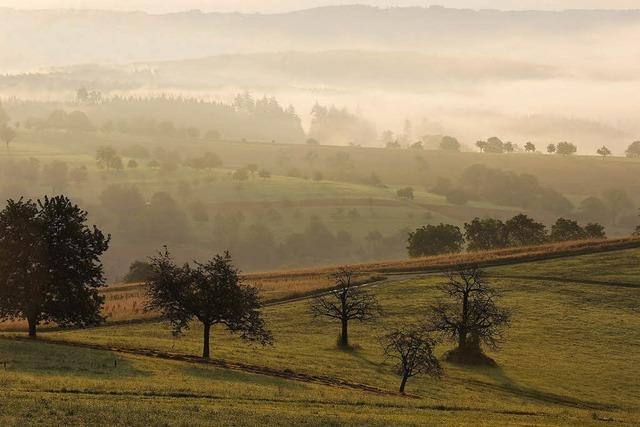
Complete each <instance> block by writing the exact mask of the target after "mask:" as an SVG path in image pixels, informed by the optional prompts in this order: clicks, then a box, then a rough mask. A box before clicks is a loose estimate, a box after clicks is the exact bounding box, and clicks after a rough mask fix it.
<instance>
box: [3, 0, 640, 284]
mask: <svg viewBox="0 0 640 427" xmlns="http://www.w3.org/2000/svg"><path fill="white" fill-rule="evenodd" d="M333 3H335V2H331V4H333ZM439 3H441V4H443V5H444V6H447V7H448V8H445V7H423V6H427V5H428V2H422V3H421V2H383V1H380V2H369V3H368V5H359V6H352V5H348V4H347V5H343V6H331V7H324V8H318V9H312V8H313V7H316V6H326V5H327V4H329V3H328V2H322V1H317V2H316V1H307V2H300V1H296V2H288V1H273V2H250V1H249V2H235V1H234V2H224V1H216V2H204V1H201V2H198V1H191V2H186V1H185V2H177V1H164V2H157V1H154V2H143V1H138V2H135V1H134V2H130V1H129V2H116V1H113V2H103V1H100V2H93V3H92V2H90V1H86V2H71V1H69V2H62V1H58V2H55V1H44V0H43V1H33V2H29V4H28V8H27V7H26V6H25V5H23V4H22V2H20V3H18V2H10V1H0V6H7V7H14V8H16V9H0V24H1V25H0V71H1V72H2V75H0V101H1V103H2V104H1V105H2V109H1V110H0V112H2V114H0V124H1V125H2V129H1V130H2V134H1V135H0V136H1V137H2V139H3V142H5V144H6V150H4V151H2V152H0V168H2V170H1V172H2V174H3V182H2V185H0V196H1V197H2V198H3V199H6V198H19V197H41V196H43V195H45V194H50V193H52V192H53V193H59V192H64V193H65V194H69V195H71V196H72V197H73V198H74V200H78V201H79V202H81V203H82V205H83V207H86V208H87V209H88V210H89V212H90V218H91V219H92V220H94V221H96V223H97V224H98V225H99V226H101V227H104V228H105V229H107V230H108V231H109V232H111V233H112V234H113V236H114V239H113V247H114V249H113V250H112V251H110V252H109V254H108V255H107V258H106V259H107V261H106V262H107V268H108V272H109V275H110V277H111V278H113V279H117V278H121V277H122V276H123V275H124V274H125V273H126V271H127V267H128V265H129V264H130V263H131V262H132V261H133V260H135V259H138V260H140V259H145V257H147V256H149V255H151V254H153V251H155V250H157V249H158V248H161V247H162V246H163V245H164V244H170V245H172V246H173V247H175V250H176V253H177V254H178V255H179V256H180V257H183V258H185V259H186V258H191V257H200V256H206V254H208V253H210V252H211V251H212V250H216V251H222V250H225V249H232V250H233V251H234V253H236V254H237V256H238V259H239V260H240V262H241V263H242V265H243V266H244V267H245V268H246V269H249V270H256V269H274V268H284V267H291V268H296V267H300V266H307V265H320V264H331V263H337V262H345V261H354V262H356V261H371V260H377V259H382V258H393V257H403V256H405V255H406V253H405V252H406V251H405V245H406V235H407V232H408V230H411V229H414V228H415V227H417V226H420V225H423V224H424V223H425V222H426V223H439V222H446V223H453V224H456V225H458V226H462V225H463V224H464V223H466V221H469V220H471V219H472V217H473V216H481V217H487V216H490V217H498V218H509V217H511V216H513V215H514V214H516V213H518V212H521V211H522V212H526V213H527V214H530V215H532V216H534V217H535V218H537V219H539V220H540V221H542V222H544V223H545V224H547V225H549V224H551V223H553V221H554V220H555V219H557V217H558V216H561V215H562V216H567V217H571V218H575V219H576V220H580V221H597V222H599V223H603V225H604V226H606V227H608V230H609V232H610V234H612V235H626V234H628V233H629V232H630V230H632V229H633V228H634V227H635V225H636V224H635V222H636V218H635V214H634V208H635V206H636V205H637V203H638V202H639V201H640V193H639V191H640V190H639V189H638V186H637V176H638V165H639V164H638V163H637V160H636V159H635V158H634V156H635V154H634V153H635V152H634V151H633V150H632V149H631V147H632V143H633V142H634V141H637V140H638V139H640V122H639V121H638V112H637V98H638V95H639V94H640V45H639V44H638V43H637V40H639V39H640V11H634V10H623V9H625V8H631V7H633V4H631V3H630V2H624V1H620V2H606V4H604V6H606V8H607V9H612V8H619V10H604V9H602V10H601V9H598V8H599V7H601V6H602V7H604V6H603V3H602V2H589V1H584V2H579V1H564V2H546V3H545V2H537V1H536V2H524V1H523V2H507V1H503V2H493V1H492V2H480V1H478V2H472V1H466V2H465V1H462V0H461V1H449V2H445V1H441V2H439ZM371 6H377V7H371ZM391 6H393V7H392V8H386V7H391ZM404 6H407V7H404ZM409 6H412V7H409ZM416 6H419V7H416ZM488 6H491V7H493V8H494V9H503V10H469V9H456V8H475V9H481V8H485V7H488ZM65 8H66V9H65ZM89 8H95V9H100V10H86V9H89ZM564 8H567V9H575V8H595V10H589V11H587V10H571V11H564V12H558V11H555V10H556V9H564ZM38 9H48V10H38ZM70 9H77V10H70ZM187 9H189V10H187ZM192 9H200V10H201V11H196V10H192ZM533 9H535V10H533ZM129 10H139V11H138V12H127V11H129ZM507 10H508V11H507ZM231 11H239V12H241V13H228V12H231ZM169 12H171V13H169ZM252 12H261V14H254V13H252ZM274 13H275V14H274ZM492 137H494V138H492ZM478 141H480V144H478ZM488 141H492V142H491V144H493V145H492V147H493V148H491V149H490V150H489V151H485V147H486V143H487V142H488ZM527 143H530V144H528V145H527ZM559 143H564V145H559ZM483 144H485V145H483ZM495 144H498V147H497V148H496V145H495ZM549 145H551V146H552V147H551V148H549ZM603 146H604V147H603ZM525 147H528V148H525ZM531 147H533V148H531ZM558 147H564V148H566V147H569V151H566V152H564V153H562V154H564V155H555V154H550V153H555V152H556V151H553V150H558ZM571 147H573V151H571ZM603 148H606V150H603ZM596 150H599V151H596ZM0 151H1V150H0ZM450 151H451V152H450ZM480 151H482V152H480ZM105 153H106V154H105ZM599 153H605V154H599ZM107 154H108V155H109V156H110V157H109V159H108V160H105V159H104V158H102V157H101V156H103V157H104V156H105V155H107ZM611 155H613V156H615V158H610V156H611ZM478 165H481V166H482V167H484V168H486V169H478V167H477V166H478ZM476 172H477V173H481V174H482V175H483V176H484V177H485V178H484V179H485V181H483V182H484V184H483V186H481V187H478V186H477V185H476V183H475V182H474V180H473V179H470V178H469V174H471V173H476ZM585 177H588V178H585ZM585 179H587V180H588V182H586V181H585ZM409 189H410V191H409ZM613 190H616V191H617V190H619V191H620V192H621V193H616V192H613V193H612V191H613ZM505 192H506V193H508V194H506V195H505V194H504V193H505ZM523 194H530V195H531V198H530V200H529V199H527V198H523V197H522V195H523ZM409 196H410V197H409ZM414 197H415V199H414ZM594 200H595V201H594ZM620 200H623V201H624V203H622V204H620V203H621V202H620ZM594 206H595V207H594ZM598 209H599V211H598ZM613 211H615V215H614V214H612V212H613ZM618 211H619V212H618ZM256 241H257V242H258V243H255V242H256ZM309 242H313V244H310V243H309ZM318 242H321V243H318ZM254 243H255V244H254ZM261 248H262V249H261ZM265 251H267V252H269V255H268V256H266V255H264V254H263V252H265Z"/></svg>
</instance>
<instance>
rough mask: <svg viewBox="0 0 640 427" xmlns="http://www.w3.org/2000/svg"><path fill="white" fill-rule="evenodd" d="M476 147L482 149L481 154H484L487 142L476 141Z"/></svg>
mask: <svg viewBox="0 0 640 427" xmlns="http://www.w3.org/2000/svg"><path fill="white" fill-rule="evenodd" d="M476 147H478V148H479V149H480V152H481V153H484V151H485V150H486V148H487V141H476Z"/></svg>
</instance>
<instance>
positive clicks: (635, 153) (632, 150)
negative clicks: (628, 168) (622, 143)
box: [626, 141, 640, 157]
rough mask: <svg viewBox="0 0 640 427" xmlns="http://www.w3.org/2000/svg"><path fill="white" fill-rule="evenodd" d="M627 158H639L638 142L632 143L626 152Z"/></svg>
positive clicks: (639, 143)
mask: <svg viewBox="0 0 640 427" xmlns="http://www.w3.org/2000/svg"><path fill="white" fill-rule="evenodd" d="M626 154H627V157H640V141H634V142H633V143H631V145H629V147H628V148H627V151H626Z"/></svg>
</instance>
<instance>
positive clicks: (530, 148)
mask: <svg viewBox="0 0 640 427" xmlns="http://www.w3.org/2000/svg"><path fill="white" fill-rule="evenodd" d="M524 151H526V152H527V153H535V151H536V146H535V144H534V143H533V142H527V143H526V144H524Z"/></svg>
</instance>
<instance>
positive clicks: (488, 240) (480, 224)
mask: <svg viewBox="0 0 640 427" xmlns="http://www.w3.org/2000/svg"><path fill="white" fill-rule="evenodd" d="M464 230H465V231H464V236H465V239H466V240H467V249H468V250H470V251H482V250H488V249H500V248H506V247H507V245H508V243H509V240H508V234H507V227H506V226H505V224H504V223H503V222H502V221H500V220H499V219H493V218H485V219H480V218H474V219H473V221H471V222H470V223H466V224H465V225H464Z"/></svg>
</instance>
